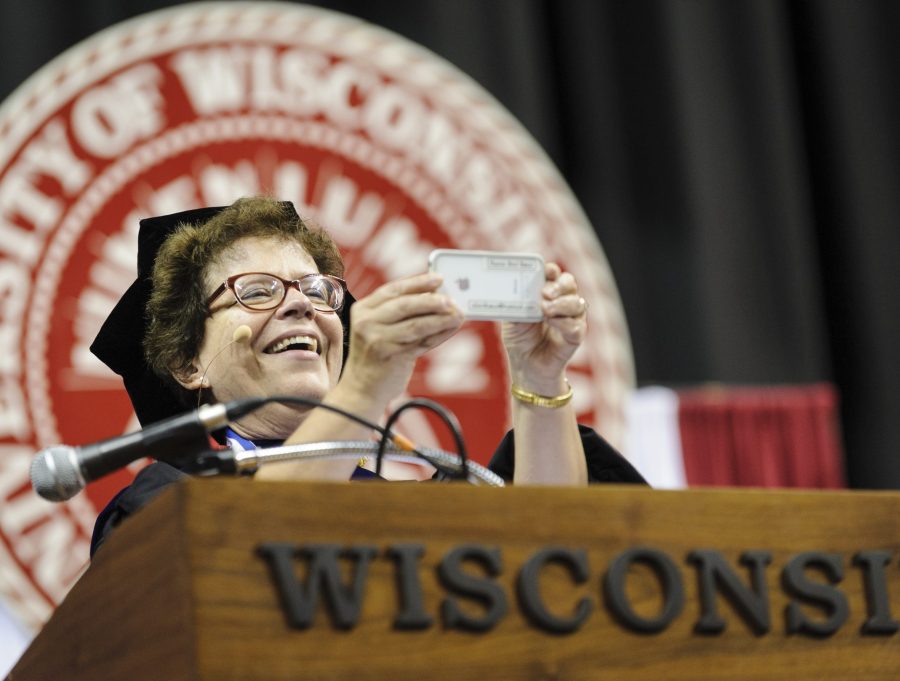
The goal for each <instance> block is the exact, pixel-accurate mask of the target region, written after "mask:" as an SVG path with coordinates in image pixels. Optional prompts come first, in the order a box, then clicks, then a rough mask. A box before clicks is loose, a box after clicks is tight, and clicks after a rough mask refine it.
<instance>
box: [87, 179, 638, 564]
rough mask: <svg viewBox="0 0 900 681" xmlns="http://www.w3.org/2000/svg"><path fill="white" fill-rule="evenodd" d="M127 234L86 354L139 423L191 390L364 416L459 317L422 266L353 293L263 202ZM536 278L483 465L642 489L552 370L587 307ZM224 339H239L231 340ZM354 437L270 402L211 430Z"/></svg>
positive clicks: (557, 281)
mask: <svg viewBox="0 0 900 681" xmlns="http://www.w3.org/2000/svg"><path fill="white" fill-rule="evenodd" d="M138 241H139V244H138V279H137V281H135V283H134V284H133V285H132V286H131V288H130V289H129V290H128V291H127V292H126V293H125V295H124V296H123V297H122V300H121V301H120V302H119V304H118V305H117V306H116V308H115V309H114V310H113V312H112V314H111V315H110V317H109V319H107V321H106V323H105V324H104V326H103V328H102V329H101V331H100V334H99V335H98V337H97V339H96V340H95V342H94V344H93V346H92V348H91V349H92V351H93V352H94V353H95V354H96V355H97V356H98V357H100V359H102V360H103V361H104V362H106V363H107V364H108V365H109V366H110V367H111V368H112V369H113V370H114V371H116V372H117V373H119V374H120V375H121V376H122V377H123V379H124V381H125V387H126V389H127V390H128V393H129V396H130V397H131V400H132V404H133V405H134V408H135V411H136V413H137V415H138V417H139V419H140V420H141V423H142V424H144V425H146V424H148V423H151V422H154V421H156V420H159V419H160V418H164V417H166V416H171V415H174V414H177V413H179V412H181V411H184V410H185V409H187V408H189V407H190V406H192V405H196V404H197V402H198V401H199V400H201V399H202V400H204V401H206V402H221V401H230V400H234V399H238V398H243V397H251V396H270V395H291V396H301V397H307V398H313V399H316V400H322V401H326V402H328V403H329V404H332V405H334V406H337V407H341V408H343V409H344V410H347V411H350V412H352V413H354V414H356V415H358V416H361V417H363V418H366V419H368V420H370V421H379V420H380V419H381V418H382V417H383V416H384V414H385V411H386V410H387V408H388V405H389V403H390V402H391V401H392V400H393V399H395V398H396V397H398V396H399V395H401V394H402V393H403V391H404V390H405V389H406V387H407V384H408V383H409V380H410V377H411V376H412V372H413V368H414V366H415V363H416V360H417V359H418V358H419V357H420V356H422V355H423V354H425V353H426V352H428V351H429V350H430V349H431V348H434V347H436V346H437V345H439V344H441V343H442V342H444V341H445V340H446V339H448V338H449V337H450V336H452V335H453V334H454V333H456V331H457V330H458V329H459V327H460V326H461V325H462V323H463V315H462V313H461V311H460V310H459V308H457V307H456V305H454V303H453V302H452V301H451V300H450V299H449V298H448V297H447V296H444V295H443V294H441V293H439V292H438V289H439V287H440V285H441V282H442V280H441V277H440V275H437V274H433V273H425V274H419V275H415V276H411V277H407V278H404V279H398V280H396V281H392V282H388V283H387V284H384V285H383V286H381V287H379V288H377V289H376V290H375V291H373V292H372V293H371V294H370V295H368V296H366V297H365V298H363V299H361V300H360V301H358V302H357V301H355V300H354V298H353V296H352V295H350V292H349V291H347V289H346V285H345V283H344V281H343V279H342V278H341V277H342V276H343V262H342V260H341V256H340V253H339V252H338V249H337V247H336V246H335V244H334V242H333V241H332V240H331V238H330V237H329V236H328V234H327V233H326V232H325V231H324V230H322V229H319V228H317V227H315V226H314V225H310V224H308V223H307V222H305V221H304V220H302V219H300V218H299V216H298V215H297V213H296V211H295V210H294V207H293V206H292V205H291V204H289V203H285V202H279V201H276V200H274V199H270V198H265V197H256V198H248V199H240V200H238V201H236V202H235V203H234V204H232V205H231V206H227V207H224V208H202V209H198V210H193V211H186V212H184V213H177V214H175V215H168V216H163V217H158V218H150V219H148V220H143V221H142V222H141V230H140V233H139V237H138ZM545 274H546V280H547V282H546V285H545V286H544V288H543V290H542V296H543V298H542V312H543V319H542V320H541V321H539V322H533V323H531V322H529V323H507V324H505V325H504V328H503V334H502V336H503V342H504V346H505V348H506V351H507V356H508V358H509V366H510V373H511V378H512V382H513V392H512V396H513V397H514V399H513V407H512V415H513V425H514V429H513V434H512V435H508V436H507V437H506V438H505V439H504V441H503V442H502V443H501V445H500V448H499V449H498V451H497V453H496V454H495V456H494V459H493V461H492V464H491V465H492V467H493V468H494V469H495V471H496V472H498V473H500V474H501V475H503V476H504V477H506V478H511V479H513V480H514V481H515V482H518V483H551V484H585V483H587V482H588V481H589V480H596V481H600V480H603V481H617V482H641V481H642V480H643V479H642V478H641V476H640V475H639V474H638V473H637V472H636V471H635V470H634V469H633V468H632V467H631V466H630V465H629V464H628V463H627V462H626V461H625V460H624V459H623V458H622V457H621V456H619V455H618V454H617V453H616V452H615V451H614V450H613V449H612V448H611V447H610V446H609V445H608V444H606V442H605V441H603V440H602V439H601V438H600V437H599V436H598V435H597V434H596V433H594V432H593V431H591V430H589V429H584V430H579V426H578V424H577V423H576V421H575V412H574V410H573V408H572V406H571V404H570V400H571V396H572V391H571V388H570V387H569V385H568V383H567V381H566V379H565V368H566V364H567V363H568V361H569V359H570V358H571V356H572V354H573V353H574V352H575V350H576V349H577V348H578V346H579V345H580V344H581V342H582V340H583V338H584V334H585V324H586V315H585V309H586V304H585V301H584V299H583V298H581V297H580V296H579V295H578V287H577V284H576V282H575V279H574V278H573V277H572V275H571V274H569V273H563V272H562V271H561V270H560V268H559V267H558V266H557V265H555V264H553V263H549V264H548V265H547V266H546V272H545ZM239 334H240V337H241V338H242V339H243V340H244V341H245V342H240V343H239V342H235V341H236V340H238V335H239ZM369 436H370V433H369V431H368V430H367V428H366V427H365V426H362V425H360V424H357V423H348V422H347V421H346V420H345V419H344V418H343V417H341V416H339V415H337V414H335V413H333V412H330V411H326V410H323V409H310V408H307V407H298V406H296V405H283V404H276V403H273V404H269V405H267V406H266V407H264V408H262V409H259V410H258V411H256V412H254V413H253V414H251V415H249V416H247V417H245V418H242V419H241V420H240V421H238V422H235V423H233V424H231V425H230V427H229V428H228V429H226V432H225V435H224V438H225V440H226V441H227V442H228V443H229V444H230V445H231V446H233V447H238V448H252V447H257V446H264V445H268V444H272V443H287V444H294V443H301V442H316V441H328V440H360V439H367V438H368V437H369ZM184 475H185V474H184V473H182V472H181V471H178V470H177V469H176V468H174V467H172V466H170V465H169V464H166V463H159V462H158V463H155V464H153V465H151V466H149V467H148V468H146V469H144V471H142V472H141V473H140V474H139V475H138V477H137V478H136V479H135V482H134V483H133V484H132V485H131V487H129V488H127V489H126V490H123V492H121V493H120V494H119V495H118V496H117V497H116V498H114V499H113V501H112V502H110V504H109V505H108V506H107V508H106V509H105V510H104V511H103V512H102V513H101V515H100V517H99V518H98V521H97V526H96V528H95V532H94V541H93V546H92V548H94V549H96V547H97V546H99V544H100V543H101V542H102V541H103V539H104V538H105V536H106V535H107V534H108V533H109V532H110V531H111V529H112V528H113V527H114V526H115V525H117V524H118V523H119V522H121V521H122V520H123V519H124V518H126V517H127V516H128V515H129V514H131V513H133V512H134V511H135V510H137V509H138V508H140V507H141V506H142V505H143V504H145V503H146V502H147V501H149V499H150V498H152V497H153V496H155V495H156V494H157V493H158V492H159V491H161V490H162V488H163V487H165V486H166V485H167V484H169V483H171V482H172V481H174V480H177V479H178V478H180V477H182V476H184ZM370 475H371V473H369V472H367V471H364V470H361V469H359V468H357V466H356V464H355V463H353V462H347V461H313V462H293V463H284V464H280V465H277V466H267V467H264V468H262V469H261V470H260V471H259V472H258V473H257V474H256V476H255V477H256V478H257V479H329V480H348V479H350V478H359V477H367V476H370Z"/></svg>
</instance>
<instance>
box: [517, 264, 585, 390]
mask: <svg viewBox="0 0 900 681" xmlns="http://www.w3.org/2000/svg"><path fill="white" fill-rule="evenodd" d="M544 273H545V276H546V280H547V281H546V283H545V284H544V288H543V289H542V291H541V293H542V296H543V300H542V302H541V308H542V310H543V313H544V319H543V320H542V321H540V322H533V323H528V322H517V323H513V322H504V324H503V327H502V335H503V345H504V346H505V347H506V352H507V355H508V356H509V364H510V374H511V376H510V377H511V379H512V382H513V383H514V384H515V385H517V386H519V387H521V388H523V389H525V390H529V391H533V392H536V393H538V394H542V395H557V394H560V393H561V392H564V390H563V389H562V388H563V386H564V377H565V368H566V364H567V363H568V362H569V360H570V359H571V358H572V355H573V354H575V351H576V350H577V349H578V346H579V345H581V342H582V341H583V340H584V336H585V333H586V332H587V302H586V301H585V300H584V298H582V297H581V296H580V295H578V284H577V283H576V281H575V277H573V276H572V274H571V273H569V272H563V271H562V270H561V269H560V267H559V265H557V264H556V263H552V262H551V263H547V264H546V265H545V266H544Z"/></svg>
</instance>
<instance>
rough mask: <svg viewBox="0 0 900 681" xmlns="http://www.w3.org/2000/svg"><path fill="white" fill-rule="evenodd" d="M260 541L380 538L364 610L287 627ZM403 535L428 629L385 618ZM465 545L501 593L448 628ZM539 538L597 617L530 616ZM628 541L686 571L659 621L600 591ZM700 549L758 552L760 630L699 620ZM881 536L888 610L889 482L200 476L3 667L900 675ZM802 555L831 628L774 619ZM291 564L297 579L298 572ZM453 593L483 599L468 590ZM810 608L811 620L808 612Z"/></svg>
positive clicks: (893, 590)
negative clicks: (709, 483)
mask: <svg viewBox="0 0 900 681" xmlns="http://www.w3.org/2000/svg"><path fill="white" fill-rule="evenodd" d="M264 541H265V542H273V541H276V542H292V543H297V544H308V543H336V544H341V545H350V544H366V545H374V546H376V547H378V549H379V555H378V557H377V558H376V559H375V560H373V562H372V563H371V565H370V569H369V577H368V582H367V589H366V593H365V598H364V602H363V608H362V614H361V618H360V622H359V624H358V625H357V626H356V627H354V628H352V629H350V630H344V631H342V630H338V629H336V628H335V627H334V626H333V625H332V623H331V620H330V618H329V616H328V613H327V611H326V610H325V609H324V608H323V607H322V606H321V604H320V608H319V612H318V613H317V616H316V620H315V623H314V625H313V626H312V627H311V628H310V629H307V630H304V631H299V630H292V629H290V628H289V627H288V626H287V624H286V620H285V616H284V613H283V612H282V610H281V608H280V604H279V600H278V595H277V593H276V590H275V588H274V585H273V582H272V579H271V576H270V574H269V570H268V567H267V565H266V563H265V562H264V561H263V560H261V559H260V558H259V557H258V556H257V555H256V552H255V547H256V546H257V545H258V544H259V543H261V542H264ZM397 543H418V544H422V545H424V546H425V547H426V552H425V554H424V555H423V557H422V560H421V566H420V570H419V575H420V577H421V581H422V585H423V589H424V600H425V609H426V610H427V611H428V612H429V614H431V615H432V616H433V617H434V618H435V624H434V626H432V627H430V628H428V629H425V630H422V631H397V630H395V629H394V628H393V627H392V622H393V618H394V617H395V615H396V613H397V610H398V602H397V588H396V575H395V565H394V563H393V562H392V561H391V560H389V559H388V558H387V557H385V555H384V551H385V549H386V548H387V547H388V546H389V545H391V544H397ZM462 544H479V545H483V546H486V547H498V548H499V549H500V550H501V552H502V561H503V572H502V574H501V575H500V576H499V577H497V582H498V583H499V584H501V585H502V586H503V588H504V591H505V593H506V595H507V598H508V601H509V606H510V607H509V611H508V613H507V614H506V616H505V617H504V618H503V619H502V620H501V621H500V622H499V624H498V625H497V626H496V627H495V628H494V629H492V630H491V631H488V632H484V633H471V632H464V631H457V630H447V629H445V628H444V627H443V626H442V624H441V619H440V604H441V601H442V600H443V599H444V598H446V597H447V596H448V593H447V591H446V589H445V588H444V587H443V586H442V585H441V584H440V582H439V580H438V579H437V576H436V566H437V565H438V563H439V562H440V560H441V558H442V557H443V556H444V555H445V554H446V553H447V552H448V551H449V550H451V549H452V548H454V547H457V546H460V545H462ZM547 546H561V547H566V548H572V549H584V550H585V551H586V553H587V556H588V559H589V565H590V577H589V579H588V580H587V582H585V583H584V584H579V585H576V584H574V583H573V581H572V578H571V575H570V574H569V573H568V572H566V571H565V570H563V569H562V568H561V567H559V566H555V565H550V566H548V567H547V568H546V569H545V570H544V572H543V574H542V577H541V582H540V587H541V593H542V594H543V596H544V600H545V602H546V603H547V604H548V606H549V607H550V609H551V610H552V611H553V612H554V613H556V614H558V615H559V616H568V615H569V614H571V613H572V612H573V609H574V607H575V604H576V603H577V601H578V600H579V599H581V598H583V597H588V598H590V599H591V601H592V602H593V611H592V613H591V615H590V617H589V618H588V619H587V620H586V621H585V623H584V624H583V626H582V627H581V628H580V629H579V630H578V631H576V632H574V633H571V634H565V635H559V634H551V633H547V632H545V631H542V630H540V629H538V628H536V627H535V626H534V625H533V624H531V623H530V622H529V621H528V619H527V618H526V617H525V616H524V615H523V613H522V611H521V610H520V609H519V607H518V605H517V600H516V586H515V580H516V577H517V576H518V572H519V569H520V568H521V566H522V565H523V563H525V561H526V560H527V559H528V558H529V557H530V556H532V555H533V554H534V553H535V552H536V551H537V550H538V549H540V548H543V547H547ZM637 546H647V547H652V548H655V549H657V550H659V551H662V552H663V553H665V554H666V555H667V556H668V557H670V558H671V559H672V560H673V561H674V562H675V563H676V564H677V565H678V568H679V571H680V574H681V578H682V582H683V586H684V594H685V605H684V609H683V611H682V612H681V614H680V615H679V616H678V617H677V618H676V619H675V620H674V621H673V622H672V624H671V625H670V626H668V627H667V628H666V629H665V630H664V631H662V632H660V633H658V634H652V635H647V634H640V633H636V632H634V631H632V630H630V629H628V628H626V627H625V626H623V625H622V624H620V623H619V622H618V621H616V619H615V618H613V617H612V616H611V614H610V612H609V611H608V610H607V608H606V606H605V602H604V596H603V575H604V573H605V572H606V570H607V568H608V566H609V563H610V562H611V560H612V559H613V558H614V557H615V556H616V555H618V554H620V553H621V552H622V551H624V550H626V549H628V548H633V547H637ZM694 549H714V550H717V551H719V552H720V553H721V554H722V555H723V556H724V557H725V558H726V559H727V560H728V562H729V564H730V565H732V566H733V568H734V571H735V572H736V573H737V574H738V575H739V576H740V577H741V580H742V582H744V583H745V584H749V576H748V573H747V570H746V568H744V567H742V566H741V565H740V564H739V560H738V559H739V556H740V554H741V553H742V552H743V551H745V550H751V549H757V550H766V551H769V552H771V554H772V563H771V564H770V565H769V566H768V568H767V571H766V575H767V586H768V592H769V604H770V613H771V622H772V627H771V630H770V631H769V632H768V633H766V634H764V635H761V636H759V635H755V634H754V633H753V632H752V631H751V630H750V628H749V627H748V626H747V624H745V622H744V621H743V620H742V619H741V618H740V617H739V616H738V615H737V614H736V612H735V611H734V609H733V608H732V607H731V606H730V605H729V603H728V601H727V600H726V599H723V598H721V597H720V598H719V599H718V610H719V612H720V614H721V615H722V616H723V617H724V619H725V620H726V622H727V627H726V629H725V631H724V632H723V633H721V634H719V635H702V634H698V633H695V631H694V625H695V623H696V621H697V618H698V616H699V612H700V604H699V601H698V580H697V571H696V569H695V568H694V567H693V566H691V565H690V564H689V563H688V562H687V560H686V557H687V555H688V553H689V552H690V551H692V550H694ZM875 549H878V550H885V551H888V552H890V553H891V555H892V560H891V563H890V564H889V565H888V566H887V568H886V573H887V576H886V582H887V587H888V594H889V598H890V607H891V611H892V613H893V615H894V617H895V618H897V617H900V568H898V560H900V494H896V493H876V492H870V493H862V492H837V493H834V492H831V493H823V492H774V491H753V490H750V491H747V490H744V491H738V490H692V491H681V492H664V491H653V490H648V489H638V488H632V487H620V486H595V487H591V488H588V489H562V488H507V489H488V488H475V487H470V486H463V485H437V484H412V483H411V484H401V483H396V484H380V483H347V484H328V483H262V482H254V481H252V480H199V479H198V480H192V481H190V482H188V483H186V484H182V485H178V486H176V487H175V488H173V489H171V490H169V491H167V492H166V493H165V494H164V495H163V496H162V497H161V498H159V499H157V500H156V501H154V503H153V504H151V505H150V506H149V507H148V508H146V509H145V510H144V511H142V512H141V513H139V514H138V515H137V516H135V517H134V518H133V519H131V520H130V521H129V522H127V523H126V524H124V525H123V526H122V527H121V528H120V529H119V530H118V531H117V532H116V534H115V535H114V536H113V537H112V538H111V539H110V540H109V542H108V543H107V545H105V546H104V548H103V549H102V550H101V551H100V552H99V553H98V555H97V557H96V560H95V561H94V564H93V565H92V566H91V568H90V569H89V570H88V571H87V572H86V573H85V575H84V576H83V577H82V579H81V581H80V582H79V583H78V584H77V585H76V586H75V588H74V589H73V590H72V591H71V593H70V594H69V596H68V597H67V598H66V600H65V601H64V602H63V603H62V604H61V606H60V607H59V608H58V610H57V612H56V613H55V614H54V616H53V618H52V619H51V620H50V622H49V623H48V624H47V626H46V627H45V629H44V631H43V632H42V633H41V635H40V636H39V637H38V639H37V640H36V641H35V642H34V644H33V645H32V646H31V648H30V649H29V650H28V651H27V652H26V654H25V656H24V657H23V658H22V660H21V661H20V663H19V664H18V665H17V666H16V668H15V669H14V670H13V672H12V673H11V675H10V677H9V679H10V681H26V680H29V681H30V680H33V679H41V680H48V681H50V680H56V679H71V680H80V679H91V680H92V681H98V680H100V679H117V680H118V679H122V680H124V679H129V680H130V679H135V680H139V679H154V680H156V679H171V680H176V681H180V680H181V679H185V680H191V681H194V680H197V681H200V680H203V681H207V680H209V681H212V680H216V681H228V680H232V679H234V680H237V679H241V680H251V681H266V680H269V679H272V680H275V679H279V680H281V679H284V680H287V679H292V680H293V679H361V680H365V679H390V680H404V679H473V680H478V681H482V680H485V679H517V680H519V679H571V680H575V679H625V680H630V679H634V680H637V679H672V680H676V679H684V680H687V679H717V680H734V681H738V680H741V681H743V680H749V679H767V680H777V679H785V680H787V679H790V680H791V681H796V680H797V679H841V680H845V679H867V680H868V679H892V678H900V634H894V635H880V636H866V635H862V634H861V633H860V627H861V625H862V623H863V621H864V620H865V619H866V617H867V611H866V597H865V591H864V579H863V573H862V571H861V570H860V569H859V568H858V567H854V566H853V565H852V564H851V559H852V556H853V555H854V554H855V553H856V552H858V551H860V550H875ZM803 551H820V552H828V553H836V554H839V555H840V556H841V558H842V561H843V566H844V567H843V569H844V578H843V581H841V582H840V584H838V585H837V588H839V589H840V590H841V591H842V592H843V593H844V594H845V595H846V597H847V600H848V603H849V608H850V615H849V619H848V620H847V622H846V624H844V625H843V626H842V627H841V628H840V629H839V630H838V631H837V632H836V633H835V634H834V635H832V636H830V637H828V638H812V637H808V636H803V635H788V634H786V633H785V621H784V611H785V608H786V606H787V604H788V602H789V601H790V596H788V595H787V594H786V593H785V592H784V591H783V590H782V587H781V582H780V576H781V570H782V568H783V567H784V566H785V564H786V563H787V562H788V561H789V560H790V558H791V557H792V556H795V555H797V554H799V553H801V552H803ZM472 572H473V573H477V572H478V570H477V569H475V568H473V569H472ZM298 575H299V576H300V577H302V576H303V571H302V569H301V568H299V567H298ZM819 579H820V580H821V581H824V578H821V577H820V578H819ZM628 595H629V598H630V600H631V602H632V604H633V607H634V609H635V610H636V611H637V612H639V613H641V614H642V615H644V616H646V617H653V616H655V615H656V614H657V613H658V611H659V609H660V606H661V602H662V595H661V593H660V586H659V582H658V580H657V579H656V577H655V576H654V575H653V573H652V572H651V571H649V570H647V569H643V568H642V567H641V566H636V567H634V568H633V569H632V570H631V572H630V573H629V579H628ZM457 598H459V597H457ZM459 601H460V603H461V604H462V607H463V608H465V609H467V610H468V611H470V612H472V613H473V614H476V613H479V612H480V606H479V605H478V604H476V603H474V602H472V601H471V600H468V599H465V598H459ZM803 607H804V608H806V611H807V612H808V613H809V615H810V617H812V618H816V617H820V616H821V613H820V612H819V611H818V610H816V609H815V608H810V607H808V606H806V605H804V606H803Z"/></svg>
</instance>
